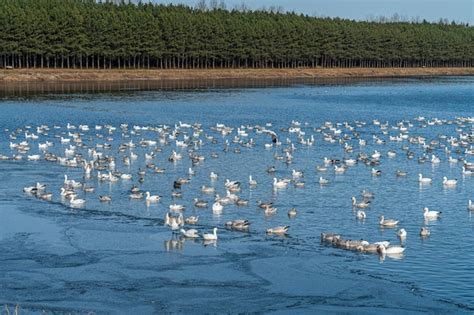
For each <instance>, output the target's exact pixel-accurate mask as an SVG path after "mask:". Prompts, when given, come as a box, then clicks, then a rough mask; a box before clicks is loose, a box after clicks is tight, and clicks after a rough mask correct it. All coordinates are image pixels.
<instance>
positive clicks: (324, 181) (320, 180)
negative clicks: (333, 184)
mask: <svg viewBox="0 0 474 315" xmlns="http://www.w3.org/2000/svg"><path fill="white" fill-rule="evenodd" d="M319 184H320V185H322V186H323V185H327V184H329V179H326V178H323V177H319Z"/></svg>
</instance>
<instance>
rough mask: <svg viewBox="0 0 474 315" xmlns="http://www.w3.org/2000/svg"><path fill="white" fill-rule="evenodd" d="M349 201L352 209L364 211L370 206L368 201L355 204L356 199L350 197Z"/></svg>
mask: <svg viewBox="0 0 474 315" xmlns="http://www.w3.org/2000/svg"><path fill="white" fill-rule="evenodd" d="M351 199H352V206H353V207H356V208H361V209H365V208H368V207H369V206H370V200H363V201H361V202H357V200H356V197H352V198H351Z"/></svg>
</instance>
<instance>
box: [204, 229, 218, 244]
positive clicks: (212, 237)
mask: <svg viewBox="0 0 474 315" xmlns="http://www.w3.org/2000/svg"><path fill="white" fill-rule="evenodd" d="M202 238H203V239H204V240H205V241H215V240H217V228H216V227H215V228H213V229H212V233H204V234H203V235H202Z"/></svg>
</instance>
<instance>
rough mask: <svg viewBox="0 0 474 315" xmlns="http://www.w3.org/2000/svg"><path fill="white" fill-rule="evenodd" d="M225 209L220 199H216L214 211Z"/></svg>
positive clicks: (213, 206)
mask: <svg viewBox="0 0 474 315" xmlns="http://www.w3.org/2000/svg"><path fill="white" fill-rule="evenodd" d="M223 209H224V206H223V205H222V204H221V203H220V201H216V202H214V203H213V204H212V211H214V212H221V211H222V210H223Z"/></svg>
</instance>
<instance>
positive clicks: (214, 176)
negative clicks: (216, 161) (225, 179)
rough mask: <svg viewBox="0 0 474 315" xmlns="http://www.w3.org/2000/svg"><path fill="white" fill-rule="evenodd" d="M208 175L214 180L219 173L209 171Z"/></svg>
mask: <svg viewBox="0 0 474 315" xmlns="http://www.w3.org/2000/svg"><path fill="white" fill-rule="evenodd" d="M209 177H210V178H211V179H212V180H216V179H217V178H218V177H219V175H217V174H216V173H214V172H211V173H210V174H209Z"/></svg>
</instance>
